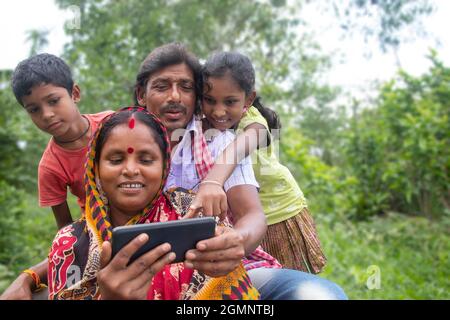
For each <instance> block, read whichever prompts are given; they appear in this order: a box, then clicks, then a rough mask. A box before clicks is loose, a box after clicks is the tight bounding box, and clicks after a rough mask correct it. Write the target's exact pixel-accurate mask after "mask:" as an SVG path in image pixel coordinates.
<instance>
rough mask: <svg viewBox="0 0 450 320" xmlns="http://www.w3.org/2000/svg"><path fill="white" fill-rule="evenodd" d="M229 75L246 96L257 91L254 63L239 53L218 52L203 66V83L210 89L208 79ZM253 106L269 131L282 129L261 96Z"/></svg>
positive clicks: (275, 114) (274, 113)
mask: <svg viewBox="0 0 450 320" xmlns="http://www.w3.org/2000/svg"><path fill="white" fill-rule="evenodd" d="M227 73H228V74H230V75H231V77H232V78H233V80H234V81H235V82H236V83H237V84H238V85H239V87H240V88H241V89H242V90H244V92H245V95H246V96H248V95H250V94H251V93H252V92H253V91H254V90H255V69H254V68H253V65H252V62H251V61H250V59H249V58H248V57H247V56H245V55H243V54H241V53H238V52H217V53H214V54H213V55H212V56H210V57H209V58H208V60H207V61H206V62H205V65H204V66H203V82H204V83H205V85H206V86H207V87H208V78H210V77H211V78H220V77H223V76H224V75H225V74H227ZM253 106H255V107H256V108H257V109H258V110H259V112H260V113H261V114H262V116H263V117H264V118H265V119H266V121H267V124H268V125H269V129H271V130H272V129H280V128H281V123H280V118H279V117H278V114H277V113H276V112H275V111H273V110H272V109H269V108H267V107H264V106H263V104H262V103H261V98H260V97H259V96H257V97H256V98H255V100H254V101H253Z"/></svg>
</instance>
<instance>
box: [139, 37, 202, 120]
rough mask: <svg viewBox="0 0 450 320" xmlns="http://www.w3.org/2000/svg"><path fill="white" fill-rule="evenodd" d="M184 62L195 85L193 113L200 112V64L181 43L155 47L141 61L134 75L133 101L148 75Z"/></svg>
mask: <svg viewBox="0 0 450 320" xmlns="http://www.w3.org/2000/svg"><path fill="white" fill-rule="evenodd" d="M181 63H184V64H186V65H187V66H188V67H189V69H191V71H192V73H193V75H194V85H195V97H196V104H195V113H196V114H199V113H200V101H201V98H200V97H201V94H202V90H203V84H202V65H201V64H200V61H199V60H198V58H197V57H196V56H195V55H194V54H193V53H192V52H190V51H189V50H188V49H187V48H186V47H185V46H184V45H182V44H181V43H176V42H174V43H169V44H166V45H163V46H161V47H158V48H155V49H154V50H153V51H152V52H150V53H149V55H148V56H147V57H146V58H145V60H144V61H143V62H142V64H141V66H140V67H139V71H138V74H137V76H136V83H135V85H134V103H135V104H136V105H138V101H137V91H138V88H140V89H141V90H142V89H144V90H145V88H146V86H147V82H148V80H149V78H150V76H151V75H152V74H153V73H155V72H157V71H159V70H161V69H163V68H165V67H169V66H173V65H176V64H181Z"/></svg>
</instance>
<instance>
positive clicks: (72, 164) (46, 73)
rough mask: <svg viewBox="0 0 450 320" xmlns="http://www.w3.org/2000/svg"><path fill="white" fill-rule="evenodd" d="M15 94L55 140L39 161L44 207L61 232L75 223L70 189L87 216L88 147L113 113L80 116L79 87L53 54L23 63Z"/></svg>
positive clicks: (14, 78) (18, 69)
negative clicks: (71, 211)
mask: <svg viewBox="0 0 450 320" xmlns="http://www.w3.org/2000/svg"><path fill="white" fill-rule="evenodd" d="M12 89H13V92H14V95H15V96H16V99H17V101H18V102H19V103H20V104H21V105H22V107H24V109H25V110H26V111H27V112H28V115H29V116H30V118H31V120H32V121H33V123H34V124H35V125H36V126H37V127H38V128H39V129H40V130H42V131H44V132H46V133H48V134H50V135H51V136H52V138H51V139H50V141H49V142H48V144H47V147H46V149H45V151H44V153H43V155H42V158H41V161H40V162H39V168H38V188H39V205H40V206H41V207H51V208H52V211H53V214H54V215H55V219H56V224H57V225H58V229H60V228H62V227H64V226H66V225H68V224H70V223H72V222H73V219H72V215H71V213H70V210H69V207H68V205H67V187H69V188H70V191H71V193H72V194H73V195H75V196H76V197H77V198H78V199H77V200H78V204H79V205H80V207H81V210H82V212H84V202H85V198H86V195H85V191H84V165H83V164H84V162H85V157H86V151H87V146H88V143H89V140H90V138H91V136H92V135H93V134H94V132H95V130H96V129H97V126H98V124H99V123H100V122H101V121H102V120H103V118H105V117H106V116H108V115H109V114H111V113H112V111H105V112H100V113H96V114H80V111H79V110H78V107H77V103H78V102H79V101H80V88H79V87H78V85H76V84H74V81H73V79H72V74H71V71H70V68H69V66H68V65H67V64H66V63H65V62H64V61H63V60H62V59H60V58H58V57H56V56H54V55H51V54H46V53H44V54H38V55H35V56H33V57H31V58H28V59H26V60H24V61H22V62H20V63H19V64H18V65H17V67H16V69H15V70H14V73H13V76H12Z"/></svg>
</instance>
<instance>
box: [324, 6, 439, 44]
mask: <svg viewBox="0 0 450 320" xmlns="http://www.w3.org/2000/svg"><path fill="white" fill-rule="evenodd" d="M331 3H332V4H333V8H334V11H335V13H336V16H337V17H338V18H339V19H341V21H342V22H341V27H342V28H343V30H344V31H345V32H347V33H348V34H349V35H351V34H352V33H354V32H355V31H356V32H360V33H362V34H363V35H364V38H365V40H366V41H368V40H369V39H370V38H373V37H375V38H376V39H377V40H378V43H379V45H380V48H381V50H382V51H383V52H386V51H388V49H396V48H397V47H399V45H400V44H401V43H403V42H406V40H407V39H406V38H405V36H404V35H403V34H404V33H403V34H402V32H404V31H405V30H407V31H408V32H409V35H410V34H412V33H414V34H415V35H419V36H421V35H423V34H424V33H425V32H424V30H423V29H424V27H423V25H422V24H421V19H422V18H423V17H424V16H427V15H429V14H431V13H432V12H433V10H435V9H436V8H435V5H433V4H432V3H430V1H429V0H395V1H392V0H375V1H374V0H350V1H345V2H344V3H342V1H335V0H331Z"/></svg>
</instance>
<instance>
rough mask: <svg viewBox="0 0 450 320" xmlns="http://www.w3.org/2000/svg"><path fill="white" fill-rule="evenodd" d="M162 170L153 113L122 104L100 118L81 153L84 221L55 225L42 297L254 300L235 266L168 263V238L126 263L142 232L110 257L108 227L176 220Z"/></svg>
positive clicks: (164, 146) (161, 139)
mask: <svg viewBox="0 0 450 320" xmlns="http://www.w3.org/2000/svg"><path fill="white" fill-rule="evenodd" d="M169 170H170V144H169V140H168V137H167V133H166V130H165V128H164V126H163V125H162V124H161V122H160V121H159V120H158V119H157V118H156V117H154V116H153V115H151V114H149V113H148V112H147V111H146V110H145V109H144V108H125V109H122V110H120V111H118V112H117V113H115V114H113V115H112V116H110V117H108V118H107V119H105V121H104V122H103V124H102V125H101V126H100V128H99V129H98V131H97V133H96V135H95V137H94V139H93V141H92V143H91V146H90V151H89V153H88V161H87V166H86V196H87V197H86V199H87V200H86V214H85V218H82V219H81V220H79V221H77V222H75V223H73V224H71V225H70V226H67V227H65V228H63V229H61V230H60V231H59V232H58V234H57V235H56V237H55V239H54V241H53V244H52V248H51V251H50V254H49V269H48V287H49V298H50V299H215V298H217V299H233V298H234V299H255V298H258V291H257V290H256V289H255V288H254V287H253V285H252V284H251V282H250V280H249V279H248V276H247V274H246V272H245V270H244V268H243V267H242V264H240V265H239V266H238V267H237V268H236V269H235V270H234V271H232V272H231V273H229V274H228V275H226V276H223V277H218V278H210V277H208V276H206V275H203V274H199V273H198V272H197V271H195V270H193V269H189V268H186V267H184V265H183V263H177V264H170V263H171V261H173V259H174V258H175V256H174V253H171V252H170V245H169V244H168V243H165V244H162V245H160V246H158V247H156V248H155V249H153V250H151V251H149V252H148V253H146V254H144V255H142V256H141V257H140V258H138V259H137V260H136V261H134V262H133V263H131V264H130V265H128V262H129V258H130V257H131V255H132V254H133V253H134V252H136V251H137V250H138V249H139V248H140V247H141V246H142V245H143V244H144V243H145V242H146V241H147V240H148V236H146V235H145V234H142V235H140V236H138V237H136V238H135V239H134V240H132V241H131V242H130V243H129V244H128V245H127V246H125V247H124V248H123V249H122V250H120V251H119V252H118V253H117V255H116V256H115V257H114V258H111V244H110V242H109V241H110V239H111V230H112V228H113V227H116V226H121V225H126V224H136V223H152V222H159V221H167V220H177V219H179V218H180V215H179V214H178V213H177V212H176V210H175V209H174V208H173V207H172V205H171V204H170V203H169V201H168V199H167V198H166V196H165V195H164V194H163V193H162V188H163V186H164V184H165V181H166V179H167V175H168V172H169ZM219 228H223V227H218V229H219ZM219 288H220V289H219ZM236 292H238V294H236Z"/></svg>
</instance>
